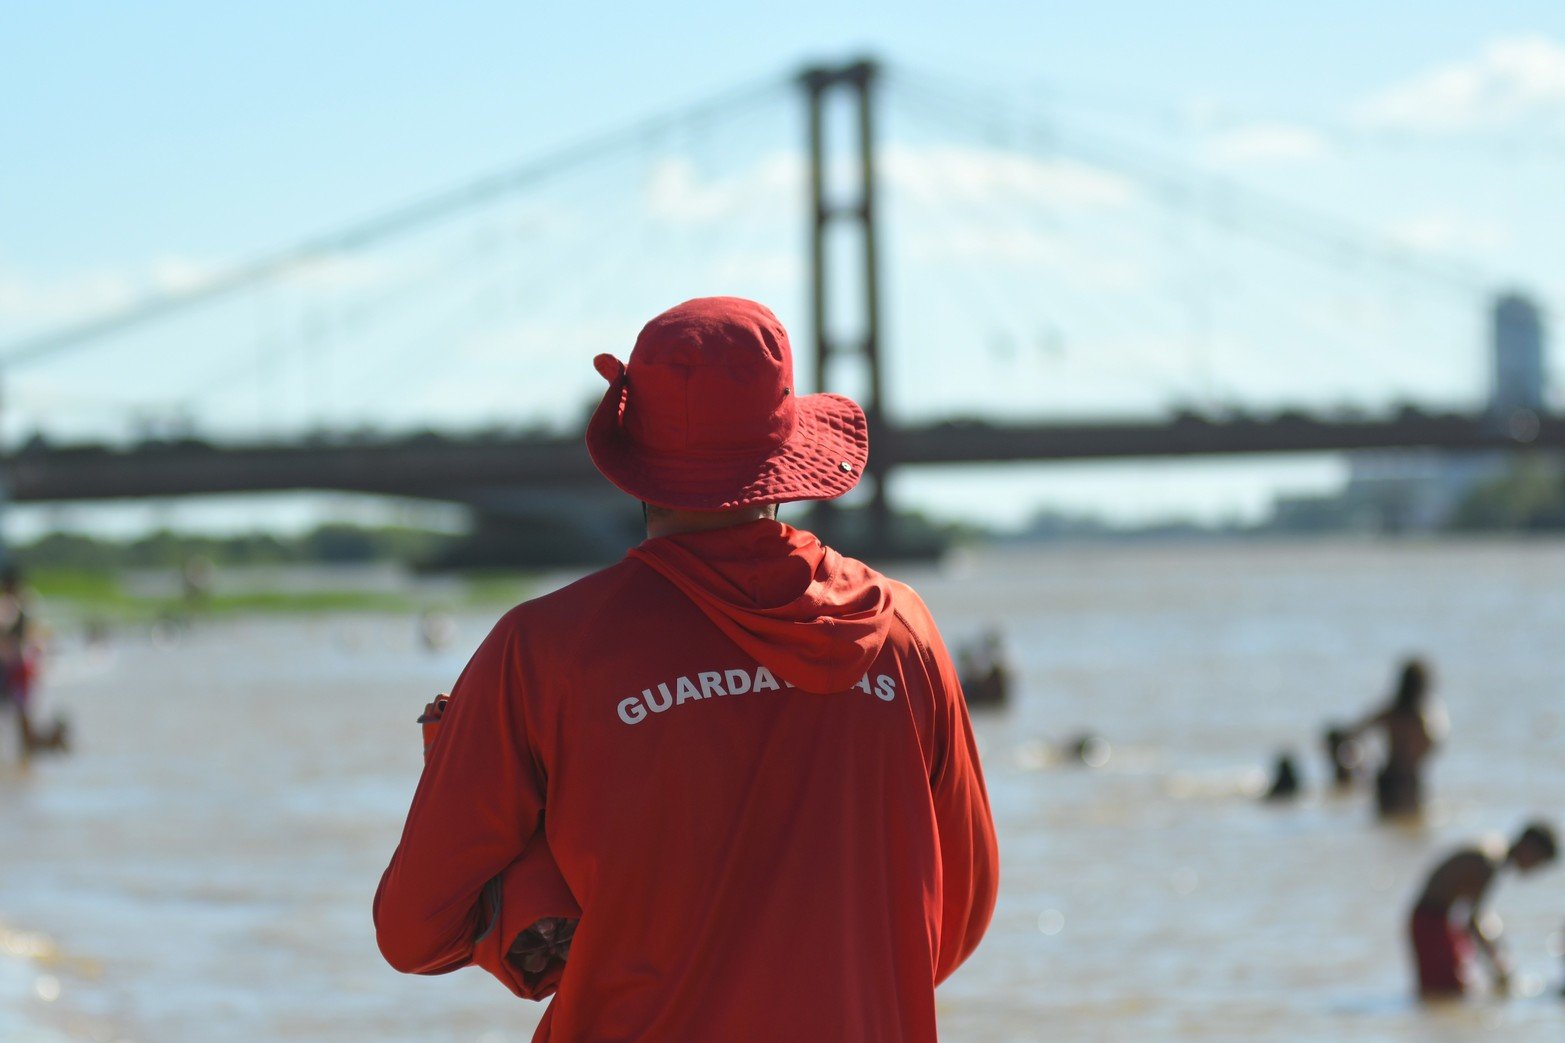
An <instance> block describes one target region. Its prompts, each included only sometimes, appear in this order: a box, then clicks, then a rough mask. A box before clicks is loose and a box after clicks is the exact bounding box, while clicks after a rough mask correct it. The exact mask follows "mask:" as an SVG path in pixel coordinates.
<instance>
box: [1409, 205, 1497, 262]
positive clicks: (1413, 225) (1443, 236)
mask: <svg viewBox="0 0 1565 1043" xmlns="http://www.w3.org/2000/svg"><path fill="white" fill-rule="evenodd" d="M1390 237H1391V240H1392V241H1393V242H1395V243H1399V244H1400V245H1402V246H1405V247H1408V248H1409V249H1412V250H1416V251H1418V252H1420V253H1428V254H1445V255H1460V256H1471V255H1473V254H1481V253H1492V252H1494V251H1497V250H1501V249H1504V248H1505V247H1507V246H1509V245H1510V244H1511V237H1510V235H1509V233H1508V232H1507V231H1506V230H1505V229H1504V228H1503V227H1501V226H1500V225H1498V224H1496V223H1494V222H1493V221H1485V220H1482V219H1479V218H1474V217H1467V216H1464V215H1461V214H1454V213H1433V214H1423V215H1420V216H1417V217H1412V218H1408V219H1407V220H1405V221H1401V222H1399V223H1397V224H1396V225H1393V226H1392V228H1391V229H1390Z"/></svg>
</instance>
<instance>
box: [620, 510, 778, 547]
mask: <svg viewBox="0 0 1565 1043" xmlns="http://www.w3.org/2000/svg"><path fill="white" fill-rule="evenodd" d="M776 517H777V512H776V509H775V508H774V507H773V505H772V504H769V503H763V504H755V505H753V506H750V507H735V508H733V509H731V510H726V511H671V510H662V509H657V510H651V511H648V512H647V538H648V539H654V538H656V537H658V536H677V535H678V534H680V533H682V532H709V531H711V530H713V529H727V528H732V527H733V526H735V525H746V524H748V523H750V522H753V521H762V520H763V519H764V520H772V519H775V518H776Z"/></svg>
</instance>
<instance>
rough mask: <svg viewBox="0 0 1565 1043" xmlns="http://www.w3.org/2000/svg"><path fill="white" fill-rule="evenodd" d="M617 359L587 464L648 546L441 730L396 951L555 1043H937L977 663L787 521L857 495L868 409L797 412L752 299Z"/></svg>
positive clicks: (970, 834)
mask: <svg viewBox="0 0 1565 1043" xmlns="http://www.w3.org/2000/svg"><path fill="white" fill-rule="evenodd" d="M594 365H595V366H596V368H597V370H598V372H599V373H600V374H601V375H602V376H603V377H604V378H605V379H606V380H607V381H608V384H609V387H608V391H607V393H606V394H605V395H604V397H603V401H602V402H601V404H600V405H599V406H598V408H597V411H596V412H595V413H594V414H593V416H592V419H591V420H590V422H589V424H588V428H587V446H588V449H589V450H590V452H591V456H592V459H593V462H594V463H595V464H596V465H597V467H598V469H599V470H600V471H601V472H602V473H603V474H604V476H605V477H606V478H608V480H609V481H610V482H612V483H613V484H614V485H616V486H618V487H619V488H620V489H621V490H622V491H623V492H625V493H627V494H629V495H630V496H632V497H634V498H635V499H637V500H640V501H641V503H642V505H643V510H644V513H645V517H646V527H647V539H646V540H645V541H644V542H643V543H641V544H640V545H639V546H637V547H635V548H634V549H632V550H631V551H630V552H629V553H628V555H627V556H626V557H625V558H624V559H623V560H621V561H620V562H618V563H617V564H615V565H611V566H609V567H608V568H605V569H602V570H600V571H598V572H595V573H592V574H591V575H588V576H586V577H585V578H583V579H581V580H578V581H577V582H575V583H573V584H571V585H570V586H567V587H565V588H563V589H561V590H558V591H555V592H554V593H551V594H547V595H545V596H543V597H540V598H537V599H535V600H533V601H529V602H526V603H524V604H522V605H519V606H517V607H516V608H514V609H512V610H511V611H510V612H509V613H507V614H506V616H505V617H504V618H503V619H501V621H500V622H499V623H498V624H497V625H496V627H495V628H494V630H493V631H492V632H491V633H490V635H489V636H488V637H487V638H486V639H485V640H484V642H483V643H482V644H481V645H480V646H479V648H478V651H477V652H476V653H475V654H474V656H473V658H472V659H471V661H469V663H468V665H467V668H466V669H465V670H464V671H463V672H462V675H461V677H460V678H458V680H457V683H456V685H455V687H454V688H453V689H452V691H451V694H450V697H449V699H446V700H443V701H442V700H437V701H436V703H435V704H432V705H431V706H430V707H428V708H427V712H426V714H425V723H426V727H427V728H428V742H427V762H426V764H425V767H424V771H423V775H422V777H421V778H420V780H419V784H418V789H417V791H416V792H415V794H414V797H413V803H412V807H411V808H410V810H409V811H408V817H407V822H406V825H405V827H404V829H403V833H402V839H401V842H400V843H399V844H398V846H397V850H396V853H395V854H394V855H393V856H392V859H391V864H390V865H389V866H388V868H387V869H386V872H385V874H384V876H383V877H382V879H381V883H380V888H379V890H378V892H377V893H376V896H375V911H374V912H375V924H376V931H377V938H378V941H379V944H380V949H381V952H382V954H383V955H384V956H385V957H386V959H387V960H388V961H389V962H390V963H391V964H392V965H393V966H394V967H396V968H398V969H399V970H403V971H407V972H412V973H419V974H439V973H443V972H446V971H450V970H454V969H456V968H459V967H463V966H467V965H469V964H477V965H478V966H481V967H483V968H484V969H486V970H488V971H489V972H490V973H492V974H494V975H495V976H496V977H498V978H499V979H500V980H501V981H502V982H504V983H505V984H506V985H507V986H508V987H509V988H511V990H512V991H513V992H515V993H517V994H518V995H521V996H525V997H529V998H533V999H538V998H542V997H545V996H549V995H551V994H552V995H553V997H554V998H553V1001H552V1002H551V1003H550V1005H549V1007H548V1009H547V1010H546V1011H545V1013H544V1015H543V1020H542V1022H541V1023H540V1024H539V1027H538V1030H537V1032H536V1034H535V1035H534V1037H533V1038H534V1039H535V1040H555V1041H563V1040H586V1039H593V1040H608V1039H619V1040H632V1039H633V1040H638V1041H642V1043H660V1041H662V1043H719V1041H721V1043H732V1041H740V1040H742V1041H744V1043H800V1041H831V1043H868V1041H871V1040H876V1041H878V1040H897V1041H899V1043H934V1041H935V1038H936V1026H935V992H934V990H935V986H936V985H937V984H938V983H939V982H941V981H942V980H944V979H945V978H946V977H947V976H948V975H950V974H951V973H952V972H953V971H954V970H955V969H956V967H957V966H958V965H959V964H961V963H962V961H963V960H965V959H966V958H967V956H968V955H969V954H970V953H972V951H973V950H974V948H975V947H976V946H977V945H978V942H979V940H980V939H981V938H982V936H983V934H984V931H985V929H986V928H987V926H988V923H989V919H990V916H991V914H992V911H993V907H994V900H995V893H996V885H997V873H998V856H997V850H996V843H995V834H994V826H993V821H992V819H991V816H990V810H989V801H988V797H987V795H986V792H985V788H984V781H983V775H982V772H981V770H980V766H979V760H978V752H977V748H976V744H975V741H974V737H973V732H972V728H971V725H970V723H969V719H968V715H967V711H966V708H965V706H964V704H963V700H962V694H961V688H960V685H959V683H958V680H957V672H956V668H955V666H954V664H953V663H952V661H951V658H950V656H949V654H948V653H947V651H946V648H945V645H944V643H943V641H942V640H941V637H940V633H939V631H938V629H937V628H936V626H935V623H934V621H933V619H932V617H931V616H930V613H929V610H928V609H927V608H926V607H925V606H924V604H923V602H922V601H921V600H920V599H919V597H918V595H917V594H915V593H914V592H913V591H912V590H911V589H910V588H909V587H907V586H905V585H903V584H901V583H898V582H896V581H894V580H891V579H888V578H886V577H885V576H883V575H881V574H880V573H878V572H876V571H875V570H873V569H871V568H869V567H868V566H867V565H864V564H862V563H861V562H858V561H855V560H853V559H851V558H846V557H843V556H842V555H840V554H838V553H837V552H835V551H833V550H831V549H830V548H829V547H826V546H824V545H823V544H822V543H821V542H820V540H819V539H817V538H816V537H815V536H813V535H811V534H810V533H808V532H805V531H803V530H800V529H796V528H792V527H791V526H789V525H786V524H783V523H782V522H779V521H778V520H777V517H776V514H777V505H778V504H780V503H784V502H790V501H797V500H822V499H831V498H834V497H836V496H839V495H841V494H843V493H845V492H847V491H848V490H849V489H851V488H852V487H853V486H854V485H855V484H856V483H857V482H858V480H859V477H860V476H861V475H862V474H863V470H864V465H865V461H866V459H867V456H868V438H867V433H866V432H867V425H866V422H865V418H864V414H863V412H862V411H861V410H860V409H859V407H858V406H857V405H856V404H855V403H854V402H852V401H851V400H849V399H846V398H843V397H841V396H837V395H830V394H818V395H800V394H796V393H795V384H794V378H793V363H792V357H791V351H790V348H789V345H788V336H787V333H786V332H785V331H784V329H783V327H782V325H781V324H780V323H779V322H778V321H777V319H776V317H775V316H773V315H772V313H771V312H770V311H768V310H767V309H766V308H764V307H762V306H761V305H759V304H756V303H754V302H752V301H746V300H741V299H738V298H731V297H717V298H705V299H699V300H693V301H688V302H686V303H684V304H681V305H679V306H678V307H675V308H673V309H671V310H670V311H667V312H665V313H663V314H662V315H659V316H657V317H656V318H654V319H653V320H652V321H651V322H649V323H647V325H646V326H645V327H644V328H643V329H642V331H641V334H640V336H639V337H638V338H637V340H636V343H635V347H634V349H633V350H632V352H631V354H630V359H629V362H628V363H622V362H620V361H619V360H618V359H615V358H614V357H613V356H610V355H600V356H598V357H597V358H596V359H595V360H594Z"/></svg>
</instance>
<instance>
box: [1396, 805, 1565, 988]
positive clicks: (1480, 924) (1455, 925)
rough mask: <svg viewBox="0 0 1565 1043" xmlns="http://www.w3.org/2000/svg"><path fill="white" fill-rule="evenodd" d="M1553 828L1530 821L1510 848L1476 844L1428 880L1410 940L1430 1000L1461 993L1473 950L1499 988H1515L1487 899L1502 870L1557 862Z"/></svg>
mask: <svg viewBox="0 0 1565 1043" xmlns="http://www.w3.org/2000/svg"><path fill="white" fill-rule="evenodd" d="M1556 850H1557V849H1556V842H1555V837H1554V831H1553V829H1551V828H1550V827H1549V826H1547V825H1545V824H1543V823H1541V822H1533V823H1529V824H1528V825H1527V827H1526V828H1525V829H1523V830H1522V832H1521V834H1520V835H1519V836H1517V838H1516V840H1515V841H1514V842H1513V843H1512V844H1511V846H1510V847H1509V848H1506V847H1505V846H1504V842H1503V841H1499V842H1496V841H1489V842H1485V843H1479V844H1474V845H1471V846H1468V847H1464V848H1461V849H1460V850H1458V851H1456V852H1454V853H1453V854H1451V855H1449V856H1448V857H1447V858H1446V859H1445V860H1444V861H1442V862H1441V863H1440V864H1439V865H1437V866H1436V867H1435V868H1434V870H1433V871H1432V872H1431V873H1430V874H1429V879H1428V880H1427V881H1426V882H1425V883H1424V889H1423V891H1422V892H1420V894H1419V896H1418V900H1417V901H1416V902H1414V903H1413V911H1412V914H1411V915H1410V916H1409V918H1408V939H1409V941H1410V942H1411V944H1412V948H1413V964H1414V967H1415V969H1416V971H1417V975H1418V993H1419V995H1420V996H1422V997H1424V998H1425V999H1440V998H1450V997H1457V996H1461V995H1462V994H1464V993H1465V992H1466V991H1467V990H1468V987H1469V985H1470V984H1471V983H1472V977H1473V975H1472V970H1471V967H1472V963H1473V953H1474V950H1476V951H1477V952H1478V953H1479V954H1481V955H1482V957H1483V962H1484V963H1485V964H1486V965H1487V966H1488V968H1489V973H1490V977H1491V980H1492V982H1493V988H1494V991H1495V992H1497V993H1501V994H1503V993H1505V992H1506V991H1507V990H1508V989H1509V988H1510V980H1511V964H1510V960H1509V959H1507V957H1506V955H1505V952H1504V950H1503V949H1502V948H1501V947H1500V923H1499V919H1498V918H1497V917H1493V916H1487V915H1485V913H1484V907H1483V903H1484V899H1485V898H1487V897H1488V894H1489V888H1490V885H1491V884H1493V883H1494V881H1495V878H1496V877H1497V876H1499V874H1500V870H1502V869H1505V868H1506V867H1508V866H1513V867H1515V868H1516V869H1517V870H1519V871H1521V872H1523V873H1527V872H1531V871H1532V870H1534V869H1537V868H1538V867H1540V866H1543V865H1547V864H1548V863H1549V862H1552V861H1553V860H1554V857H1555V854H1556Z"/></svg>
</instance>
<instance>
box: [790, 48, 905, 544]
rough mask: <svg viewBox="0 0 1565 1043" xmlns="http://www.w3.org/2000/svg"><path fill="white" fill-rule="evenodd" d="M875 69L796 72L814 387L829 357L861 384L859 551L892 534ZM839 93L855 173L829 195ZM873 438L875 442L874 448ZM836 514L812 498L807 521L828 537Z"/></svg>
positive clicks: (822, 379) (827, 369)
mask: <svg viewBox="0 0 1565 1043" xmlns="http://www.w3.org/2000/svg"><path fill="white" fill-rule="evenodd" d="M879 71H880V70H879V66H877V65H876V64H875V63H874V62H872V61H867V60H861V61H857V62H853V63H851V64H848V65H842V66H835V67H822V66H817V67H813V68H809V69H806V70H804V72H803V73H801V74H800V76H799V83H800V85H801V86H802V87H803V88H804V92H805V97H806V100H807V102H808V104H809V154H810V267H811V272H812V281H811V287H810V302H811V318H812V333H813V334H814V338H815V382H816V387H817V390H821V391H824V390H826V389H827V388H828V387H830V386H831V383H832V382H831V377H832V369H833V363H834V362H838V361H850V362H851V361H855V360H856V361H857V362H858V363H859V366H860V368H861V371H862V376H863V380H864V386H863V390H862V391H861V392H859V394H858V395H857V397H858V399H859V402H860V404H861V405H862V406H863V407H864V414H865V417H866V419H867V420H868V421H869V443H870V455H869V465H868V467H867V468H866V470H867V471H868V477H869V478H870V479H871V488H870V501H869V508H868V518H867V521H868V526H867V531H866V532H865V533H864V534H863V536H864V542H865V543H866V544H867V548H866V549H877V550H885V549H889V548H890V546H891V543H892V540H893V533H892V518H891V504H890V500H889V489H888V486H889V477H890V471H891V459H892V456H891V453H889V452H887V451H886V449H887V448H888V447H887V445H886V442H885V441H884V440H883V436H884V435H885V434H886V431H887V428H886V415H885V411H884V409H883V386H882V383H881V369H880V278H879V269H878V264H877V259H876V252H875V242H876V225H875V221H876V208H875V134H874V129H875V128H874V106H873V104H872V103H873V97H874V88H875V84H876V80H877V78H878V76H879ZM839 93H840V94H846V95H847V96H848V99H849V101H850V103H851V104H852V106H853V107H854V109H855V110H856V112H855V114H856V117H857V120H856V126H855V129H856V131H857V135H856V136H857V139H858V142H857V144H858V149H857V152H858V156H857V168H858V169H857V172H858V177H857V178H856V179H855V181H856V184H855V191H854V193H853V197H852V198H849V199H847V200H844V201H833V200H831V199H828V196H827V186H826V179H827V173H828V169H829V167H830V164H829V162H828V159H829V156H828V148H829V144H828V135H827V127H826V116H827V111H826V110H827V103H828V101H829V100H830V99H831V98H832V97H833V96H835V95H837V94H839ZM839 224H841V225H843V226H845V227H846V228H847V229H848V230H849V232H850V234H853V235H855V237H856V240H857V249H856V252H857V254H858V267H859V271H858V278H859V280H860V300H861V303H862V308H863V311H862V313H861V320H860V324H859V329H858V331H857V333H856V334H855V335H852V336H839V335H838V334H837V332H836V331H835V330H836V328H835V327H834V326H833V323H832V319H833V315H832V309H831V307H830V304H831V300H832V295H833V293H834V292H835V291H836V290H838V289H840V288H841V280H840V279H838V278H837V273H836V272H835V271H833V270H831V267H830V259H831V251H830V250H829V249H828V242H827V240H828V236H829V234H830V233H831V231H832V230H833V228H834V227H836V226H838V225H839ZM877 444H878V445H880V446H881V451H880V452H878V453H877V452H876V446H877ZM838 515H839V512H838V511H837V510H835V509H834V505H833V504H831V503H829V502H828V503H821V504H818V505H817V506H816V509H815V516H814V522H813V524H814V525H815V527H816V529H817V530H818V531H820V532H821V533H822V535H824V536H826V537H827V538H832V537H833V536H834V535H835V534H836V533H837V530H838V529H839V528H840V525H839V524H838Z"/></svg>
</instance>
